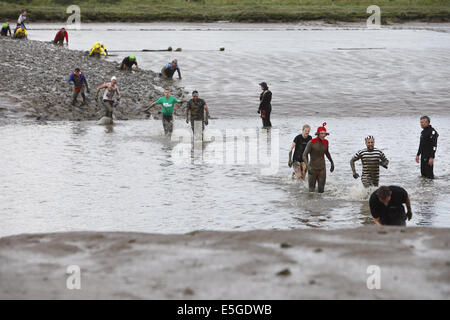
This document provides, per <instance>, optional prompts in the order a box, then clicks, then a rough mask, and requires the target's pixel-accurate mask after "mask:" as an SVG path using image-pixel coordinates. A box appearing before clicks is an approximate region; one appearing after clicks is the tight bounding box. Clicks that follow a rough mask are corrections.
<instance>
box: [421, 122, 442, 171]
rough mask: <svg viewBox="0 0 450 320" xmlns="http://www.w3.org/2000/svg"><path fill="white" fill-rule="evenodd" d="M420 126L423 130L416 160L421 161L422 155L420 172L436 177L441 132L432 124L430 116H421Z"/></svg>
mask: <svg viewBox="0 0 450 320" xmlns="http://www.w3.org/2000/svg"><path fill="white" fill-rule="evenodd" d="M420 126H421V127H422V129H423V130H422V133H421V134H420V145H419V150H418V151H417V155H416V162H417V163H419V156H420V173H421V174H422V177H426V178H429V179H434V173H433V165H434V157H435V155H436V148H437V139H438V137H439V134H438V133H437V132H436V130H434V128H433V127H432V126H431V124H430V118H429V117H428V116H423V117H421V118H420Z"/></svg>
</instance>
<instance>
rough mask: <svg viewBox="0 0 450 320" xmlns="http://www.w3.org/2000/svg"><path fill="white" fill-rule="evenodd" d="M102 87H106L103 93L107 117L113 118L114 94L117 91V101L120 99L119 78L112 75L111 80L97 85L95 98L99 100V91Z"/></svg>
mask: <svg viewBox="0 0 450 320" xmlns="http://www.w3.org/2000/svg"><path fill="white" fill-rule="evenodd" d="M101 89H105V91H104V93H103V99H102V102H103V106H104V108H105V117H108V118H111V119H112V118H113V107H114V94H116V93H117V95H118V97H117V101H120V91H119V86H118V85H117V78H116V77H114V76H113V77H112V78H111V82H108V83H104V84H102V85H100V86H98V87H97V93H96V96H95V100H98V93H99V91H100V90H101Z"/></svg>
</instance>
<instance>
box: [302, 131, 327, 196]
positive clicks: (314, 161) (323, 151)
mask: <svg viewBox="0 0 450 320" xmlns="http://www.w3.org/2000/svg"><path fill="white" fill-rule="evenodd" d="M326 125H327V123H326V122H324V123H323V125H322V127H319V128H317V132H316V136H317V137H316V138H314V139H312V140H311V141H310V142H308V144H307V145H306V149H305V152H303V161H304V162H305V164H306V167H307V169H308V184H309V191H310V192H313V191H314V190H315V189H316V181H317V182H318V192H319V193H323V192H324V190H325V182H326V179H327V173H326V166H325V158H324V155H326V156H327V158H328V160H329V161H330V163H331V167H330V172H333V171H334V162H333V159H331V155H330V152H329V150H328V140H326V139H325V137H326V136H327V135H328V133H327V130H326V129H325V126H326ZM308 156H309V157H310V159H308Z"/></svg>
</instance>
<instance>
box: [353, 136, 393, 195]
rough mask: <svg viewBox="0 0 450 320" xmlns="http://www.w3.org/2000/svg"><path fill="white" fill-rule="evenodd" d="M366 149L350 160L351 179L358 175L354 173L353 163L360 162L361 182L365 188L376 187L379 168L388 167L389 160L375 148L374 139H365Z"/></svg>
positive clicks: (356, 177) (371, 137)
mask: <svg viewBox="0 0 450 320" xmlns="http://www.w3.org/2000/svg"><path fill="white" fill-rule="evenodd" d="M365 142H366V148H365V149H362V150H360V151H358V152H357V153H356V154H355V155H354V157H353V158H352V159H351V160H350V167H351V168H352V171H353V178H355V179H358V178H359V174H357V173H356V169H355V161H358V160H361V162H362V167H363V168H362V176H361V181H362V184H363V186H364V187H365V188H368V187H370V186H374V187H378V181H379V179H380V166H382V167H383V168H386V169H387V167H388V164H389V160H388V159H386V156H385V155H384V153H383V152H381V151H380V150H379V149H376V148H375V138H374V137H373V136H368V137H366V138H365Z"/></svg>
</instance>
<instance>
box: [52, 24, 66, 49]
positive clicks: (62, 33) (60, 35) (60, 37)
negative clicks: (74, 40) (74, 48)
mask: <svg viewBox="0 0 450 320" xmlns="http://www.w3.org/2000/svg"><path fill="white" fill-rule="evenodd" d="M64 38H65V39H66V42H67V45H69V34H68V33H67V31H66V29H65V28H61V30H59V31H58V32H57V33H56V36H55V39H53V44H56V45H58V46H62V45H64Z"/></svg>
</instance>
